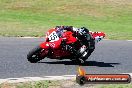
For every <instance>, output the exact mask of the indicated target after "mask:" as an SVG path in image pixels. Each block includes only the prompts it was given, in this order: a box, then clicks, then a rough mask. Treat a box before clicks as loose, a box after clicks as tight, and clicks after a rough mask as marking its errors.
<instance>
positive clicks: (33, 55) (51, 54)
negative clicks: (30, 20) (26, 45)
mask: <svg viewBox="0 0 132 88" xmlns="http://www.w3.org/2000/svg"><path fill="white" fill-rule="evenodd" d="M89 35H90V36H91V39H90V41H89V43H88V45H83V44H82V43H81V40H79V39H78V38H77V37H75V36H73V33H72V32H71V31H66V32H64V33H62V34H58V33H57V31H56V30H55V29H54V28H53V29H50V30H49V31H48V32H47V34H46V40H45V41H44V42H42V43H41V44H40V45H39V46H37V47H35V48H34V49H32V50H31V51H30V52H29V53H28V54H27V59H28V61H29V62H31V63H36V62H38V61H40V60H42V59H44V58H45V57H47V58H50V59H58V60H62V59H70V60H72V61H77V62H78V61H79V62H81V63H83V62H84V61H85V60H87V59H88V57H89V56H90V55H91V53H92V52H93V51H94V49H95V43H96V42H98V41H100V40H102V39H103V38H104V37H105V34H104V33H103V32H89ZM63 40H65V41H66V44H68V45H70V44H75V45H74V48H76V50H77V52H78V51H79V52H80V53H81V55H76V54H77V52H76V54H75V53H71V52H70V51H68V50H65V49H63V47H62V41H63Z"/></svg>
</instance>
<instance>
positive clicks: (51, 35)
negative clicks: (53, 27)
mask: <svg viewBox="0 0 132 88" xmlns="http://www.w3.org/2000/svg"><path fill="white" fill-rule="evenodd" d="M48 38H49V41H50V42H54V41H58V40H59V37H58V35H57V34H56V32H55V31H53V32H52V33H51V34H50V35H49V36H48Z"/></svg>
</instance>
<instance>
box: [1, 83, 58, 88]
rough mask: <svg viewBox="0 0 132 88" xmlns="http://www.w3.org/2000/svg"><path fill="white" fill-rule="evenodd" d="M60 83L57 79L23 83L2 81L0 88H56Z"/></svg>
mask: <svg viewBox="0 0 132 88" xmlns="http://www.w3.org/2000/svg"><path fill="white" fill-rule="evenodd" d="M58 86H60V83H59V82H57V81H36V82H24V83H4V84H1V85H0V88H49V87H50V88H57V87H58Z"/></svg>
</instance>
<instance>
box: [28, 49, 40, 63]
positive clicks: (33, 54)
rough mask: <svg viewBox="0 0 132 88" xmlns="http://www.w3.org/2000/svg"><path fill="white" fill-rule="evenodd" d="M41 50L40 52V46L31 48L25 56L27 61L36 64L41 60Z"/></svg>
mask: <svg viewBox="0 0 132 88" xmlns="http://www.w3.org/2000/svg"><path fill="white" fill-rule="evenodd" d="M41 50H42V48H41V47H40V46H37V47H35V48H33V49H32V50H31V51H30V52H29V53H28V54H27V59H28V61H29V62H31V63H36V62H38V61H40V60H42V58H40V54H41Z"/></svg>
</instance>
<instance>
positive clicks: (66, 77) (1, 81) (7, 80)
mask: <svg viewBox="0 0 132 88" xmlns="http://www.w3.org/2000/svg"><path fill="white" fill-rule="evenodd" d="M121 74H129V75H130V76H131V78H132V73H121ZM68 79H69V80H71V79H76V75H62V76H44V77H22V78H7V79H0V84H2V83H20V82H29V81H41V80H68Z"/></svg>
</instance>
